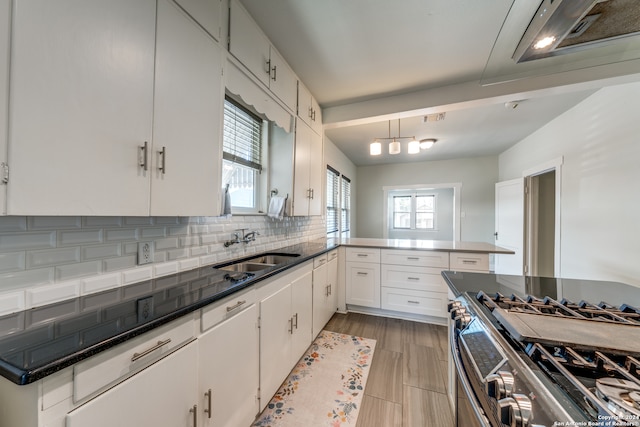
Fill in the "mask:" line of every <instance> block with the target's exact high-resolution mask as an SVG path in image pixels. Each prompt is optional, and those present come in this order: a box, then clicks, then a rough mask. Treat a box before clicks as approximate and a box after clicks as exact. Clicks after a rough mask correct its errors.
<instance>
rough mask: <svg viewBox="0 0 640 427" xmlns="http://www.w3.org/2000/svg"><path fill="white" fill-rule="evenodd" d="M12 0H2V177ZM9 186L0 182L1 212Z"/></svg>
mask: <svg viewBox="0 0 640 427" xmlns="http://www.w3.org/2000/svg"><path fill="white" fill-rule="evenodd" d="M10 35H11V0H0V179H2V176H3V174H4V170H3V169H4V167H3V166H2V164H3V163H4V164H6V163H7V117H8V113H7V105H8V101H9V40H10ZM6 201H7V186H6V185H2V184H0V214H4V213H6V212H7V211H6Z"/></svg>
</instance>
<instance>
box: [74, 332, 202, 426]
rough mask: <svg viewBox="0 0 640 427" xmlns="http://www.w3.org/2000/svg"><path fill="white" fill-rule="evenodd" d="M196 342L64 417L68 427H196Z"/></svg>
mask: <svg viewBox="0 0 640 427" xmlns="http://www.w3.org/2000/svg"><path fill="white" fill-rule="evenodd" d="M197 356H198V348H197V344H196V343H195V342H192V343H191V344H188V345H186V346H185V347H183V348H181V349H179V350H177V351H176V352H175V353H173V354H171V355H169V356H167V357H165V358H164V359H162V360H160V361H158V362H156V363H154V364H153V365H151V366H149V367H148V368H146V369H144V370H143V371H141V372H140V373H138V374H136V375H135V376H133V377H131V378H130V379H128V380H127V381H124V382H122V383H120V384H118V385H117V386H115V387H113V388H112V389H110V390H108V391H107V392H105V393H103V394H101V395H99V396H98V397H96V398H94V399H92V400H90V401H89V402H87V403H85V404H84V405H82V406H80V407H78V408H77V409H75V410H73V411H71V412H70V413H69V414H67V418H66V426H67V427H88V426H91V427H113V426H148V427H152V426H176V427H182V426H185V427H197V418H198V416H199V414H198V412H197V411H198V408H197V406H198V405H197V402H198V395H197V383H198V371H197V365H196V364H195V363H194V360H196V358H197Z"/></svg>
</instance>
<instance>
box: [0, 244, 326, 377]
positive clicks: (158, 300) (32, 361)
mask: <svg viewBox="0 0 640 427" xmlns="http://www.w3.org/2000/svg"><path fill="white" fill-rule="evenodd" d="M337 246H338V245H337V244H336V243H333V242H330V241H329V242H322V243H304V244H299V245H294V246H288V247H285V248H280V249H277V250H274V251H269V252H268V253H296V254H300V256H297V257H294V258H292V259H291V260H289V261H287V262H285V263H283V264H279V265H277V266H275V267H269V268H267V269H265V270H261V271H257V272H252V273H251V276H250V277H248V278H247V279H244V280H235V279H234V278H233V276H234V275H233V274H231V275H230V274H229V273H230V272H228V271H224V270H218V269H217V268H218V267H223V266H225V265H229V264H232V263H235V262H238V261H242V260H243V259H250V258H254V257H255V256H256V255H260V254H254V255H251V256H247V257H245V258H241V259H236V260H233V261H226V262H223V263H219V264H214V265H208V266H203V267H199V268H196V269H193V270H189V271H185V272H181V273H177V274H172V275H169V276H164V277H159V278H155V279H151V280H147V281H144V282H140V283H136V284H133V285H129V286H126V287H121V288H116V289H112V290H109V291H105V292H100V293H96V294H91V295H86V296H83V297H79V298H75V299H71V300H66V301H62V302H60V303H56V304H50V305H46V306H42V307H37V308H33V309H30V310H25V311H22V312H18V313H14V314H11V315H7V316H2V317H0V335H1V337H0V375H2V376H3V377H5V378H7V379H8V380H10V381H12V382H14V383H16V384H19V385H24V384H29V383H32V382H34V381H36V380H39V379H41V378H44V377H46V376H47V375H50V374H52V373H54V372H57V371H59V370H61V369H63V368H65V367H67V366H71V365H73V364H74V363H77V362H79V361H81V360H83V359H86V358H88V357H90V356H93V355H95V354H97V353H99V352H101V351H104V350H107V349H109V348H111V347H113V346H115V345H117V344H120V343H122V342H124V341H126V340H129V339H131V338H133V337H136V336H138V335H140V334H143V333H145V332H148V331H150V330H152V329H154V328H156V327H158V326H161V325H164V324H166V323H168V322H171V321H172V320H175V319H177V318H179V317H181V316H184V315H186V314H188V313H191V312H193V311H195V310H198V309H200V308H202V307H204V306H206V305H208V304H211V303H213V302H215V301H217V300H220V299H222V298H224V297H226V296H228V295H231V294H233V293H234V292H237V291H239V290H241V289H245V288H247V287H249V286H252V285H254V284H256V283H258V282H260V281H261V280H264V279H267V278H269V277H272V276H274V275H276V274H278V273H280V272H282V271H284V270H287V269H289V268H291V267H293V266H295V265H298V264H301V263H303V262H305V261H307V260H309V259H312V258H314V257H316V256H318V255H321V254H323V253H325V252H327V251H329V250H331V249H333V248H335V247H337ZM147 296H153V314H152V316H151V317H150V318H149V319H147V320H145V321H141V322H139V321H138V317H137V301H138V300H139V299H141V298H145V297H147Z"/></svg>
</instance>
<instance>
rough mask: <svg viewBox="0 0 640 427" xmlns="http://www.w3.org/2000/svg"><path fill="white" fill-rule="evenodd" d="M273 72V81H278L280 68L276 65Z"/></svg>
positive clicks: (272, 68)
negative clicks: (277, 76)
mask: <svg viewBox="0 0 640 427" xmlns="http://www.w3.org/2000/svg"><path fill="white" fill-rule="evenodd" d="M271 71H273V77H271V80H273V81H274V82H275V81H276V75H277V72H278V66H277V65H274V66H273V67H271Z"/></svg>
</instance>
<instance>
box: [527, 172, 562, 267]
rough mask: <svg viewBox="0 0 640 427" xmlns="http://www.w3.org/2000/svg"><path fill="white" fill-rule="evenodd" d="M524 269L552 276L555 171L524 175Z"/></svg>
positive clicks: (553, 259)
mask: <svg viewBox="0 0 640 427" xmlns="http://www.w3.org/2000/svg"><path fill="white" fill-rule="evenodd" d="M526 188H527V192H526V197H525V206H526V207H525V223H526V227H527V229H526V233H525V272H526V273H527V275H530V276H544V277H554V276H555V269H556V268H555V267H556V266H555V258H556V254H555V246H556V245H555V238H556V221H555V218H556V171H555V169H554V170H550V171H547V172H543V173H540V174H538V175H532V176H528V177H526Z"/></svg>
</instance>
